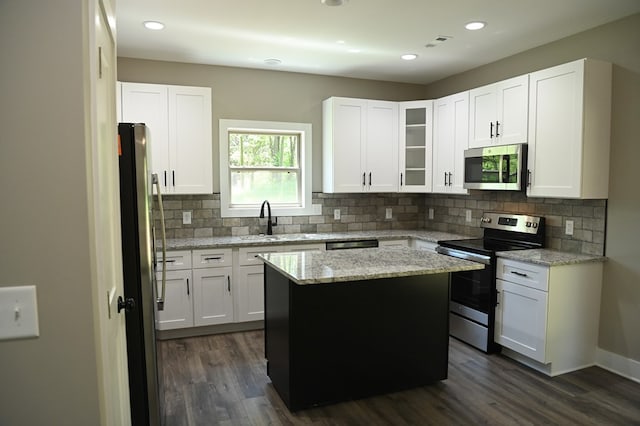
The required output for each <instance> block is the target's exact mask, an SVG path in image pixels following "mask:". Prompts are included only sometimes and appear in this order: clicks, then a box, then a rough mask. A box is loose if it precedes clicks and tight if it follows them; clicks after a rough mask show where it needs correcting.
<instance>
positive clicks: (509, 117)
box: [493, 75, 529, 145]
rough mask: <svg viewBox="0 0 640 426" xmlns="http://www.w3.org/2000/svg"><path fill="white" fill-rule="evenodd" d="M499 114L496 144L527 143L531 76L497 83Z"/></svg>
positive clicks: (495, 129) (496, 127)
mask: <svg viewBox="0 0 640 426" xmlns="http://www.w3.org/2000/svg"><path fill="white" fill-rule="evenodd" d="M496 93H497V101H498V107H497V112H498V115H497V116H496V118H495V120H496V121H495V128H494V132H495V137H494V139H493V142H494V144H495V145H512V144H519V143H527V119H528V113H527V109H528V108H529V104H528V100H529V76H528V75H523V76H519V77H514V78H510V79H509V80H505V81H502V82H500V83H498V84H497V88H496Z"/></svg>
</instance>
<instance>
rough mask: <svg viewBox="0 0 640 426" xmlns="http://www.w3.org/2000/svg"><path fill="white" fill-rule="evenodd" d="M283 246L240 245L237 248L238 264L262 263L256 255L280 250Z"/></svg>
mask: <svg viewBox="0 0 640 426" xmlns="http://www.w3.org/2000/svg"><path fill="white" fill-rule="evenodd" d="M283 247H284V246H253V247H240V248H239V249H238V265H240V266H247V265H262V261H261V260H260V259H258V257H257V256H258V255H259V254H262V253H274V252H278V251H282V249H283Z"/></svg>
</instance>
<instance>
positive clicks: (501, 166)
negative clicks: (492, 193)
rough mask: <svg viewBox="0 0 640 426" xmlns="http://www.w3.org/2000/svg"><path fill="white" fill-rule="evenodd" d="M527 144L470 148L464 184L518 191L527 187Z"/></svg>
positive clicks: (481, 187)
mask: <svg viewBox="0 0 640 426" xmlns="http://www.w3.org/2000/svg"><path fill="white" fill-rule="evenodd" d="M526 157H527V145H523V144H519V145H503V146H489V147H483V148H472V149H467V150H466V151H465V152H464V185H463V186H464V187H465V188H468V189H494V190H511V191H519V190H521V189H524V188H525V185H526V183H525V180H526V173H525V172H526Z"/></svg>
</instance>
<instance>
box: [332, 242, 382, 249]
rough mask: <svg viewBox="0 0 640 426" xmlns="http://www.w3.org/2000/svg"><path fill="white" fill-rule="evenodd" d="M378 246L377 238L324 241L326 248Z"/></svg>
mask: <svg viewBox="0 0 640 426" xmlns="http://www.w3.org/2000/svg"><path fill="white" fill-rule="evenodd" d="M374 247H378V240H350V241H330V242H327V243H326V246H325V248H326V249H327V250H344V249H355V248H374Z"/></svg>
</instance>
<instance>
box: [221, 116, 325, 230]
mask: <svg viewBox="0 0 640 426" xmlns="http://www.w3.org/2000/svg"><path fill="white" fill-rule="evenodd" d="M219 124H220V130H219V139H218V141H219V144H220V211H221V215H222V217H258V214H259V213H260V205H256V206H250V207H246V206H243V207H232V206H231V176H230V169H229V136H228V135H229V132H230V131H233V132H248V133H261V132H264V133H274V132H295V133H299V134H300V170H301V173H300V206H299V207H282V206H278V205H274V204H272V205H271V215H272V216H310V215H312V214H313V206H312V199H311V176H312V173H311V141H312V140H313V135H312V132H311V123H287V122H278V121H254V120H229V119H221V120H220V123H219Z"/></svg>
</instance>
